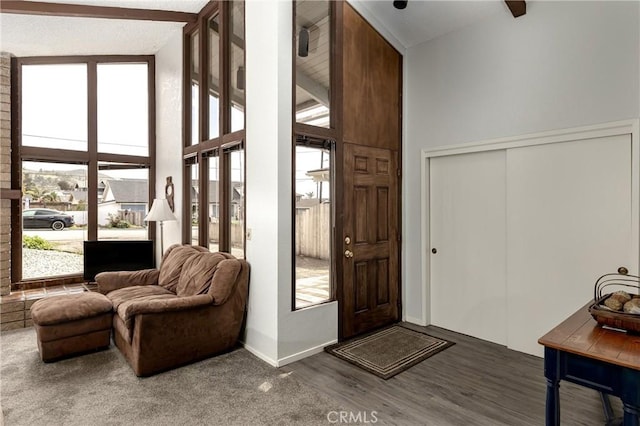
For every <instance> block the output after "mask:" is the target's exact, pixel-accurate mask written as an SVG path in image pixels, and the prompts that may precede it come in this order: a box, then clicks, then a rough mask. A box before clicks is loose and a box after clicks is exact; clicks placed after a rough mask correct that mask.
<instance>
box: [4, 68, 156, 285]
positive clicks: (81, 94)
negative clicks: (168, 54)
mask: <svg viewBox="0 0 640 426" xmlns="http://www.w3.org/2000/svg"><path fill="white" fill-rule="evenodd" d="M16 65H17V71H18V81H19V86H18V87H17V90H16V91H15V92H14V93H15V96H17V99H16V105H20V106H21V108H20V110H19V111H18V116H19V120H18V123H20V124H19V126H18V129H19V132H18V137H17V138H15V139H14V140H13V145H12V149H13V150H15V152H18V153H19V160H20V165H19V167H18V168H17V169H18V170H20V174H21V176H20V179H19V180H20V182H21V185H22V201H21V203H20V207H19V210H18V212H17V214H18V215H19V217H20V218H21V220H20V222H18V223H21V224H22V229H21V228H20V226H15V227H13V228H12V232H13V233H16V234H19V235H14V240H15V239H16V237H17V239H22V242H23V243H22V247H12V283H13V284H12V287H13V289H20V288H29V287H30V286H33V285H38V286H39V285H42V283H45V284H59V283H61V282H66V283H68V282H73V281H81V278H82V272H83V271H82V248H83V241H85V240H97V239H98V238H100V239H114V238H115V239H147V238H150V236H151V235H153V233H152V230H153V225H152V224H151V225H149V226H147V225H146V224H144V223H143V221H142V218H143V217H144V215H145V214H146V212H147V211H148V205H149V200H150V199H152V198H153V195H154V194H153V191H154V178H153V177H154V155H153V153H154V151H155V150H154V144H155V141H154V139H153V135H154V133H155V132H153V131H150V130H151V129H153V126H154V121H153V117H155V111H154V108H155V106H154V105H153V102H152V100H153V99H154V94H153V90H154V62H153V57H150V56H136V57H87V58H84V57H75V58H64V59H61V58H55V57H46V58H18V59H17V60H16ZM62 277H64V281H61V279H62ZM35 279H37V280H38V281H37V284H34V280H35Z"/></svg>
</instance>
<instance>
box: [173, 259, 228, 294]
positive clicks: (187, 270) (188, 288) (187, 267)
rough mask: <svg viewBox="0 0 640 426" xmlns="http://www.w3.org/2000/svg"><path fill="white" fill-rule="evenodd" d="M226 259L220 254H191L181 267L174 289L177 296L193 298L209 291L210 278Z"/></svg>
mask: <svg viewBox="0 0 640 426" xmlns="http://www.w3.org/2000/svg"><path fill="white" fill-rule="evenodd" d="M224 260H226V257H225V256H224V255H223V254H222V253H209V252H205V253H195V254H192V255H191V256H190V257H189V258H188V259H187V260H186V261H185V263H184V265H183V266H182V273H181V274H180V279H179V280H178V286H177V287H176V290H175V291H176V294H177V295H178V296H183V297H184V296H193V295H196V294H204V293H206V292H207V291H209V287H210V286H211V282H212V278H213V280H215V273H216V269H217V267H218V264H220V263H221V262H222V261H224Z"/></svg>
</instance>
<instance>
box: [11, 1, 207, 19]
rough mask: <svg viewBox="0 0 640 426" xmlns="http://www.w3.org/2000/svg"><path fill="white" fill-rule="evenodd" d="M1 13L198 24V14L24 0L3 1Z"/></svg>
mask: <svg viewBox="0 0 640 426" xmlns="http://www.w3.org/2000/svg"><path fill="white" fill-rule="evenodd" d="M0 12H1V13H14V14H20V15H40V16H71V17H75V18H105V19H133V20H137V21H162V22H185V23H190V22H196V21H197V19H198V14H197V13H188V12H174V11H169V10H156V9H129V8H124V7H105V6H89V5H82V4H66V3H47V2H39V1H24V0H18V1H15V0H2V1H1V2H0Z"/></svg>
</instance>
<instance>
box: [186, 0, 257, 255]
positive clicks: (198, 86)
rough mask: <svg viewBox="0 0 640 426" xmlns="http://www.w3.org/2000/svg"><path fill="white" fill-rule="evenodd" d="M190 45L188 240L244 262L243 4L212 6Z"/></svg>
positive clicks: (190, 31) (190, 29) (189, 35)
mask: <svg viewBox="0 0 640 426" xmlns="http://www.w3.org/2000/svg"><path fill="white" fill-rule="evenodd" d="M184 43H185V46H184V52H185V54H186V55H187V57H186V58H185V64H187V66H188V69H186V70H185V75H188V76H189V78H188V79H187V80H186V81H185V91H187V93H190V95H189V96H185V98H184V102H185V111H186V112H187V114H185V125H186V126H187V132H185V141H184V180H185V187H184V191H185V193H189V194H191V202H190V203H185V204H186V205H185V211H184V213H185V215H186V217H190V218H191V222H187V221H185V224H184V233H183V240H184V242H186V243H191V244H196V245H201V246H203V247H208V248H209V250H211V251H224V252H229V253H232V254H234V255H235V256H237V257H244V241H245V238H244V235H245V230H244V229H245V228H244V147H245V143H244V137H245V133H244V127H245V126H244V114H245V95H244V92H245V87H244V86H245V77H244V75H245V74H244V73H245V67H244V63H245V62H244V2H243V1H219V2H210V3H209V4H208V5H207V6H206V7H205V8H204V9H203V10H202V11H201V12H200V19H198V23H196V24H192V25H187V26H186V27H185V37H184ZM199 76H206V78H204V79H201V78H199Z"/></svg>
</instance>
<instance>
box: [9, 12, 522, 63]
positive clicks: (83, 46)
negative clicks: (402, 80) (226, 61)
mask: <svg viewBox="0 0 640 426" xmlns="http://www.w3.org/2000/svg"><path fill="white" fill-rule="evenodd" d="M40 1H46V2H54V3H74V4H87V5H95V6H114V7H128V8H146V9H159V10H172V11H180V12H192V13H197V12H198V11H200V9H202V7H203V6H204V5H205V4H206V3H207V0H40ZM250 1H259V0H250ZM274 1H277V0H274ZM349 1H351V2H352V3H354V4H355V5H356V6H357V7H358V8H360V9H366V10H367V11H368V12H369V13H368V14H367V15H369V16H371V17H372V20H375V21H377V22H373V23H374V24H376V23H379V24H381V25H382V26H384V27H385V28H386V30H387V31H388V32H389V33H390V34H391V35H392V36H394V37H395V38H396V39H397V40H398V41H399V42H400V43H401V44H402V45H403V46H404V47H411V46H413V45H416V44H419V43H422V42H424V41H427V40H431V39H433V38H436V37H439V36H441V35H443V34H446V33H448V32H451V31H454V30H457V29H459V28H462V27H464V26H467V25H470V24H471V23H473V22H475V21H478V20H481V19H483V18H486V17H488V16H490V15H493V14H496V13H504V14H505V19H507V18H510V19H513V18H511V16H510V14H509V11H508V9H507V7H506V5H505V3H504V1H502V0H471V1H458V0H446V1H432V0H409V3H408V6H407V8H406V9H404V10H397V9H395V8H394V7H393V2H392V0H349ZM182 26H183V24H181V23H170V22H149V21H127V20H113V19H108V20H107V19H87V18H67V17H45V16H26V15H12V14H0V49H2V50H5V51H9V52H11V53H13V54H14V55H16V56H40V55H88V54H112V53H114V52H118V53H120V54H153V53H155V52H157V50H158V49H159V48H160V47H162V46H163V45H164V43H166V41H167V40H168V39H169V38H170V37H171V36H172V35H174V34H176V33H178V32H180V31H181V28H182ZM43 41H46V42H43Z"/></svg>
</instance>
